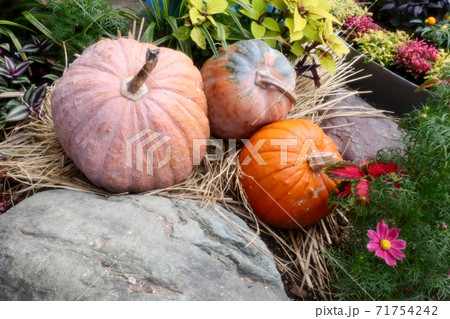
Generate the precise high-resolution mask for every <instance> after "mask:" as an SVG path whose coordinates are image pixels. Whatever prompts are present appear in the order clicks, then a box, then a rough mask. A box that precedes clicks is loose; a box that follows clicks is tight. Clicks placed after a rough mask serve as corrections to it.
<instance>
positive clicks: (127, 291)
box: [0, 190, 288, 300]
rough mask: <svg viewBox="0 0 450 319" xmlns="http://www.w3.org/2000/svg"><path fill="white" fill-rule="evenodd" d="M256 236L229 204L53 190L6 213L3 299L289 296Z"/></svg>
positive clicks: (1, 247) (2, 222)
mask: <svg viewBox="0 0 450 319" xmlns="http://www.w3.org/2000/svg"><path fill="white" fill-rule="evenodd" d="M233 224H234V225H233ZM254 237H255V234H254V232H253V231H252V230H250V229H249V228H248V227H247V225H246V224H245V223H244V222H243V221H242V220H241V219H240V218H239V217H237V216H236V215H234V214H232V213H230V212H228V211H226V210H225V209H224V208H222V207H221V206H215V207H209V208H201V206H200V203H199V202H198V201H192V200H176V199H168V198H165V197H159V196H143V195H130V196H121V197H109V198H106V197H101V196H97V195H93V194H89V193H82V192H76V191H68V190H51V191H45V192H41V193H38V194H36V195H34V196H32V197H30V198H28V199H26V200H24V201H23V202H21V203H19V204H18V205H17V206H15V207H13V208H12V209H10V210H9V211H8V212H7V213H5V214H3V215H0V300H287V299H288V298H287V296H286V294H285V292H284V289H283V285H282V283H281V279H280V275H279V273H278V271H277V269H276V266H275V264H274V262H273V259H272V256H271V254H270V253H269V251H268V250H267V248H266V246H265V244H264V243H263V242H262V241H261V240H260V239H259V238H256V239H255V241H254V243H255V244H256V245H257V246H259V247H261V249H258V248H256V247H255V246H254V245H251V244H250V245H249V244H248V243H249V240H251V239H253V238H254Z"/></svg>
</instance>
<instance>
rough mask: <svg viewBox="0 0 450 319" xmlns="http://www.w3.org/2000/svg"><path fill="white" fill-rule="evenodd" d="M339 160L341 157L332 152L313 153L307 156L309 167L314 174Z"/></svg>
mask: <svg viewBox="0 0 450 319" xmlns="http://www.w3.org/2000/svg"><path fill="white" fill-rule="evenodd" d="M338 160H339V157H338V156H337V155H336V154H335V153H332V152H311V153H309V154H308V155H306V161H307V162H308V166H309V168H310V169H311V170H312V171H313V172H318V171H320V170H322V169H323V168H325V167H327V166H329V165H331V164H333V163H336V162H337V161H338Z"/></svg>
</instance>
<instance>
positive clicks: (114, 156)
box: [51, 38, 209, 192]
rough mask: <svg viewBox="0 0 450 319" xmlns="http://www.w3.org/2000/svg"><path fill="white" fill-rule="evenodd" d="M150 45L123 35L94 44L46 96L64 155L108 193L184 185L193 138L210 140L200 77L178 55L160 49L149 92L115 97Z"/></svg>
mask: <svg viewBox="0 0 450 319" xmlns="http://www.w3.org/2000/svg"><path fill="white" fill-rule="evenodd" d="M148 48H156V47H155V46H153V45H151V44H147V43H139V42H137V41H134V40H128V39H123V38H122V39H119V40H117V41H113V40H109V39H108V40H102V41H99V42H98V43H96V44H94V45H92V46H90V47H89V48H87V49H86V50H85V51H84V52H83V54H82V55H81V57H79V58H77V59H76V60H75V61H74V63H72V65H71V66H70V67H69V69H68V70H67V72H66V73H65V74H64V76H63V77H62V78H61V79H60V80H59V81H58V83H57V85H56V88H55V90H54V91H53V94H52V98H51V105H52V115H53V120H54V124H55V128H56V132H57V135H58V138H59V140H60V142H61V145H62V146H63V148H64V150H65V151H66V153H67V155H68V156H69V157H70V158H71V159H72V160H73V161H74V162H75V164H76V166H77V167H78V168H79V169H80V170H81V171H82V172H83V173H84V174H85V175H86V176H87V177H88V178H89V180H90V181H91V182H92V183H94V184H95V185H98V186H100V187H104V188H105V189H107V190H109V191H112V192H143V191H148V190H151V189H155V188H163V187H167V186H170V185H173V184H175V183H177V182H179V181H181V180H183V179H184V178H185V177H186V176H188V175H189V173H190V172H191V171H192V169H193V143H192V141H193V139H198V138H208V137H209V125H208V119H207V117H206V112H207V108H206V97H205V94H204V92H203V83H202V79H201V75H200V72H199V71H198V69H197V68H195V67H194V65H193V63H192V61H191V60H190V59H189V58H188V57H187V56H186V55H185V54H183V53H181V52H178V51H174V50H171V49H167V48H160V54H159V60H158V63H157V65H156V67H155V69H154V70H153V71H152V72H151V74H150V77H149V78H148V79H147V81H146V83H145V84H146V85H147V87H148V93H147V94H146V95H145V96H144V97H143V98H142V99H140V100H138V101H132V100H130V99H127V98H125V97H123V96H122V95H121V93H120V85H121V81H122V80H123V79H125V78H128V77H133V76H134V75H136V74H137V73H138V72H139V70H140V69H141V68H142V66H143V64H144V62H145V56H146V51H147V49H148ZM152 134H153V135H152ZM141 135H142V136H141ZM133 138H134V140H133ZM127 145H128V150H127ZM130 145H131V146H130ZM141 146H142V147H141ZM151 148H154V153H153V154H152V155H153V156H151V155H150V156H149V152H148V150H149V149H151ZM130 151H131V153H130ZM203 152H204V149H202V152H201V155H200V158H201V157H202V156H203ZM130 156H131V158H128V161H127V157H130ZM130 160H131V162H130ZM166 160H168V162H167V163H166V164H164V163H165V162H166ZM130 163H132V165H130ZM130 166H131V167H130ZM160 166H162V167H160Z"/></svg>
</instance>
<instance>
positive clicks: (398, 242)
mask: <svg viewBox="0 0 450 319" xmlns="http://www.w3.org/2000/svg"><path fill="white" fill-rule="evenodd" d="M399 234H400V229H399V228H391V229H389V227H388V226H387V225H386V224H385V223H384V221H381V222H379V223H378V224H377V231H376V232H375V231H373V230H371V229H369V230H368V231H367V236H368V237H369V238H370V239H371V241H369V243H368V244H367V249H368V250H369V251H374V252H375V255H377V256H378V257H380V258H383V259H384V261H385V262H386V264H388V265H389V266H391V267H395V265H396V264H397V262H396V260H395V259H398V260H402V259H403V258H405V254H404V253H403V252H402V251H401V250H402V249H405V247H406V241H404V240H403V239H397V238H398V235H399Z"/></svg>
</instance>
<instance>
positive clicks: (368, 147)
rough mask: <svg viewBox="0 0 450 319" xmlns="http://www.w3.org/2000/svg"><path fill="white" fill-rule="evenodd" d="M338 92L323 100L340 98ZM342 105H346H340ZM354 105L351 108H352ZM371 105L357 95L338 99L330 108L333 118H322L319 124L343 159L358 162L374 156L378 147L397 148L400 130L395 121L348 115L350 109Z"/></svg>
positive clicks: (351, 110) (359, 108)
mask: <svg viewBox="0 0 450 319" xmlns="http://www.w3.org/2000/svg"><path fill="white" fill-rule="evenodd" d="M339 97H340V96H339V95H335V96H331V97H328V98H327V99H326V100H325V102H326V101H329V100H333V99H335V98H339ZM339 106H345V107H349V108H345V109H344V108H340V107H339ZM352 107H353V108H352ZM373 109H374V108H373V107H372V106H370V105H369V104H368V103H367V102H366V101H364V100H363V99H362V98H361V97H359V96H357V95H353V96H350V97H347V98H346V99H344V100H342V101H340V102H339V103H338V104H337V107H336V108H334V109H332V110H330V111H329V112H328V114H330V113H331V114H333V116H335V117H333V118H329V119H325V120H323V121H322V122H321V124H320V126H321V127H322V128H323V130H324V132H325V134H327V135H328V136H330V137H331V138H332V139H333V141H334V143H335V144H336V146H337V147H338V149H339V152H340V153H341V155H342V158H343V159H345V160H349V161H355V162H359V161H362V160H365V159H370V158H373V157H375V155H376V154H377V152H378V150H379V149H381V148H386V147H394V148H395V147H399V146H400V145H401V144H400V143H399V139H400V137H401V133H400V131H399V130H398V128H397V123H396V122H395V121H394V120H392V119H389V118H387V117H381V116H373V115H372V116H370V115H369V113H368V114H366V115H361V116H348V114H349V112H359V113H361V112H366V113H367V112H369V111H371V110H373Z"/></svg>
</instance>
